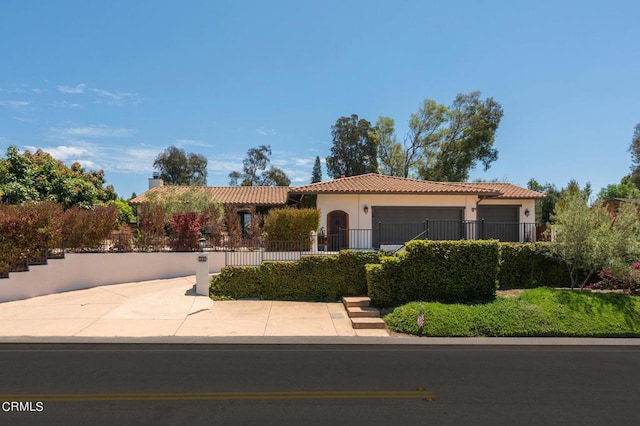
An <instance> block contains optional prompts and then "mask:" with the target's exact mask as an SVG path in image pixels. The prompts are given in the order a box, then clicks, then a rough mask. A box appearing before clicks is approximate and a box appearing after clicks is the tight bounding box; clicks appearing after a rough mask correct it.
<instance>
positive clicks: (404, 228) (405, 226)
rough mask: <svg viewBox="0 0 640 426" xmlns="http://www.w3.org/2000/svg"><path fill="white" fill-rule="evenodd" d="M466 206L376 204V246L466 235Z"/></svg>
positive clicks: (372, 210)
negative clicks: (418, 238) (417, 238)
mask: <svg viewBox="0 0 640 426" xmlns="http://www.w3.org/2000/svg"><path fill="white" fill-rule="evenodd" d="M463 217H464V208H463V207H396V206H373V207H372V208H371V219H372V225H373V246H374V247H375V248H379V247H380V245H381V244H389V245H396V244H404V243H406V242H407V241H409V240H411V239H413V238H416V237H417V236H420V238H428V239H431V240H459V239H461V238H463V237H464V235H465V234H464V229H463V225H462V219H463Z"/></svg>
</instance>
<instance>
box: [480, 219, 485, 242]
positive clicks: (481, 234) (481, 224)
mask: <svg viewBox="0 0 640 426" xmlns="http://www.w3.org/2000/svg"><path fill="white" fill-rule="evenodd" d="M480 239H481V240H484V219H480Z"/></svg>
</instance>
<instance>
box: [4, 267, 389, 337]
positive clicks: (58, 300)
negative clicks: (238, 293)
mask: <svg viewBox="0 0 640 426" xmlns="http://www.w3.org/2000/svg"><path fill="white" fill-rule="evenodd" d="M194 285H195V276H189V277H181V278H172V279H164V280H154V281H144V282H137V283H126V284H116V285H108V286H100V287H94V288H90V289H85V290H76V291H70V292H66V293H59V294H51V295H47V296H39V297H34V298H31V299H26V300H19V301H14V302H4V303H0V336H2V337H83V338H86V337H96V338H100V337H102V338H113V337H136V338H140V337H168V336H177V337H225V336H239V337H243V336H301V337H303V336H326V337H337V336H369V337H386V336H388V335H389V334H388V333H387V331H386V330H354V329H353V328H352V327H351V321H350V320H349V317H348V316H347V313H346V311H345V309H344V306H343V305H342V303H311V302H279V301H224V302H222V301H216V302H214V301H212V300H211V299H210V298H209V297H206V296H199V295H197V294H196V293H195V291H194Z"/></svg>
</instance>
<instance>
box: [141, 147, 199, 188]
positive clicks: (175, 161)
mask: <svg viewBox="0 0 640 426" xmlns="http://www.w3.org/2000/svg"><path fill="white" fill-rule="evenodd" d="M153 168H154V169H156V170H158V171H159V172H160V178H162V180H163V181H164V182H165V183H167V184H168V185H195V186H205V185H206V184H207V159H206V157H205V156H203V155H200V154H194V153H192V152H190V153H189V154H186V153H185V151H184V149H181V148H177V147H175V146H173V145H172V146H170V147H168V148H167V149H165V150H164V152H161V153H160V154H158V156H157V157H156V159H155V161H154V162H153Z"/></svg>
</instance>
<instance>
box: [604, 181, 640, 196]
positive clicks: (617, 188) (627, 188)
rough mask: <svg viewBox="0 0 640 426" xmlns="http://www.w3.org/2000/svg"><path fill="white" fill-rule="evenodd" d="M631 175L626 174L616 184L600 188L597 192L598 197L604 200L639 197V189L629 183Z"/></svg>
mask: <svg viewBox="0 0 640 426" xmlns="http://www.w3.org/2000/svg"><path fill="white" fill-rule="evenodd" d="M632 176H633V175H627V176H625V177H623V178H622V179H621V180H620V183H618V184H610V185H607V186H606V187H604V188H602V189H601V190H600V192H599V193H598V199H600V200H606V199H609V198H634V199H639V198H640V189H638V188H637V187H636V186H635V185H634V184H633V183H631V179H632Z"/></svg>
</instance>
